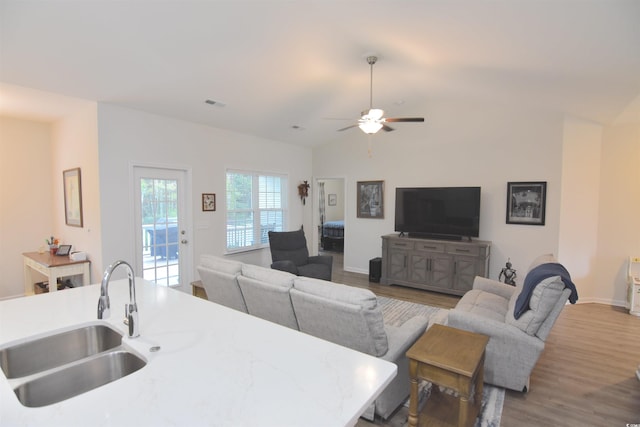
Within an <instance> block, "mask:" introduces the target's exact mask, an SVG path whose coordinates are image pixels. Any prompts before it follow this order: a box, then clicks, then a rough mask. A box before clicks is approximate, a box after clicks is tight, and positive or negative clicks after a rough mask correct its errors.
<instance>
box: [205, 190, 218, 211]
mask: <svg viewBox="0 0 640 427" xmlns="http://www.w3.org/2000/svg"><path fill="white" fill-rule="evenodd" d="M202 210H203V211H204V212H210V211H215V210H216V195H215V194H214V193H202Z"/></svg>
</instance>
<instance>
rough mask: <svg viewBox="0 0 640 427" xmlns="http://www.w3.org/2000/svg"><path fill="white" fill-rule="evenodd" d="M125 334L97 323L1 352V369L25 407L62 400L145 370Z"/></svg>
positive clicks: (43, 337)
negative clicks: (126, 340) (128, 345)
mask: <svg viewBox="0 0 640 427" xmlns="http://www.w3.org/2000/svg"><path fill="white" fill-rule="evenodd" d="M146 364H147V362H146V361H145V360H144V358H143V357H141V356H139V355H137V354H135V352H134V351H133V350H131V349H129V348H128V347H127V346H126V345H124V344H123V343H122V334H121V333H120V332H118V331H117V330H115V329H113V328H111V327H110V326H108V325H106V324H102V323H94V324H89V325H84V326H79V327H77V328H75V329H71V330H66V331H61V332H53V333H51V334H49V335H46V336H42V337H37V338H34V339H30V340H27V341H23V342H18V343H16V344H8V345H5V346H3V347H1V348H0V367H1V368H2V371H3V372H4V373H5V375H6V377H7V379H8V381H9V385H10V386H11V388H12V389H13V390H14V392H15V393H16V396H17V397H18V400H19V401H20V403H22V404H23V405H24V406H27V407H40V406H46V405H50V404H52V403H57V402H61V401H63V400H66V399H69V398H71V397H74V396H77V395H79V394H82V393H85V392H87V391H90V390H93V389H95V388H97V387H100V386H102V385H104V384H107V383H110V382H112V381H116V380H118V379H120V378H122V377H125V376H127V375H129V374H132V373H133V372H136V371H138V370H139V369H142V368H143V367H144V366H145V365H146Z"/></svg>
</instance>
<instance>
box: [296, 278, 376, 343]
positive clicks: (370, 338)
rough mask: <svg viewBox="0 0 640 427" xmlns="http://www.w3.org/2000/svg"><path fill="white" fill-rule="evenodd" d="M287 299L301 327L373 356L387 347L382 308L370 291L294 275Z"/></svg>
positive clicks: (311, 333) (303, 329)
mask: <svg viewBox="0 0 640 427" xmlns="http://www.w3.org/2000/svg"><path fill="white" fill-rule="evenodd" d="M291 301H292V303H293V307H294V310H295V313H296V318H297V319H298V325H299V327H300V330H301V331H303V332H306V333H308V334H310V335H313V336H316V337H318V338H322V339H325V340H327V341H331V342H334V343H336V344H340V345H343V346H345V347H349V348H352V349H354V350H358V351H361V352H363V353H367V354H371V355H373V356H383V355H384V354H385V353H386V352H387V351H388V348H389V347H388V341H387V334H386V332H385V329H384V320H383V318H382V310H381V309H380V307H379V306H378V299H377V298H376V296H375V294H374V293H373V292H371V291H369V290H367V289H360V288H354V287H351V286H346V285H341V284H338V283H332V282H328V281H325V280H318V279H311V278H305V277H296V279H295V280H294V284H293V289H292V290H291Z"/></svg>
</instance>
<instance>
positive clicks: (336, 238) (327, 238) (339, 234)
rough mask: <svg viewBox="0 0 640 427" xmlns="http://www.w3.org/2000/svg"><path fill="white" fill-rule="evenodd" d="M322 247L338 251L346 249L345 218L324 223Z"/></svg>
mask: <svg viewBox="0 0 640 427" xmlns="http://www.w3.org/2000/svg"><path fill="white" fill-rule="evenodd" d="M322 249H324V250H326V251H338V252H342V251H343V250H344V220H339V221H327V222H325V223H323V224H322Z"/></svg>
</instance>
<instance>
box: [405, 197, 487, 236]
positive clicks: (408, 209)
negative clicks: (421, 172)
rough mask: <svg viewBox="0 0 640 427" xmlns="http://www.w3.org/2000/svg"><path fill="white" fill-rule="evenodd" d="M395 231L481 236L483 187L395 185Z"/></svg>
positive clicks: (419, 234) (416, 233)
mask: <svg viewBox="0 0 640 427" xmlns="http://www.w3.org/2000/svg"><path fill="white" fill-rule="evenodd" d="M395 230H396V231H399V232H400V233H409V235H410V236H414V237H425V238H443V239H462V238H465V237H466V238H469V239H470V238H471V237H478V236H479V235H480V187H415V188H396V218H395Z"/></svg>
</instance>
